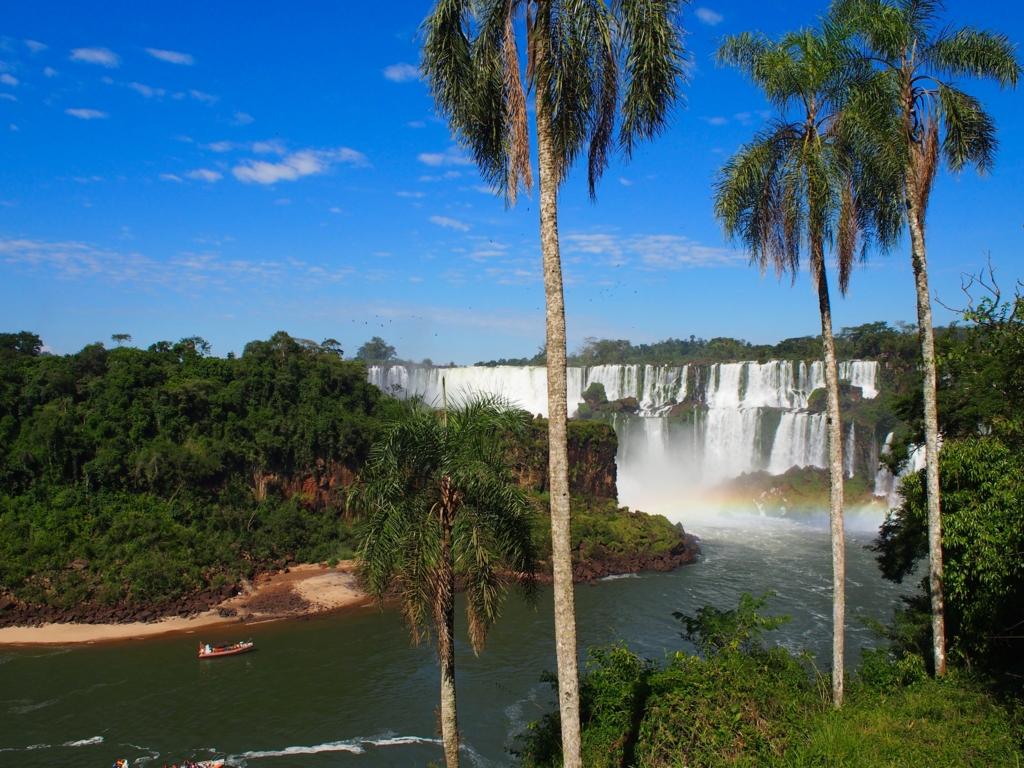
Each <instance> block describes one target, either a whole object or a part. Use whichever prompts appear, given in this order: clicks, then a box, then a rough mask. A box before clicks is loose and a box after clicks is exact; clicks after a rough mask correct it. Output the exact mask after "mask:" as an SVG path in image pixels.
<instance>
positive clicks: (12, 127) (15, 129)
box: [11, 123, 21, 131]
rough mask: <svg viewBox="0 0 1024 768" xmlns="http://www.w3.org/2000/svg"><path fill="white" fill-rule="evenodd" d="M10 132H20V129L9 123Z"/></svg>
mask: <svg viewBox="0 0 1024 768" xmlns="http://www.w3.org/2000/svg"><path fill="white" fill-rule="evenodd" d="M11 130H12V131H19V130H21V129H20V128H18V126H16V125H15V124H14V123H11Z"/></svg>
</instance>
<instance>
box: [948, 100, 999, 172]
mask: <svg viewBox="0 0 1024 768" xmlns="http://www.w3.org/2000/svg"><path fill="white" fill-rule="evenodd" d="M938 101H939V107H940V112H941V116H942V125H943V128H944V131H943V134H944V135H943V140H942V156H943V159H945V161H946V162H947V163H948V164H949V167H950V168H951V169H952V170H953V171H956V172H959V171H961V170H963V168H964V166H965V165H968V164H970V165H973V166H974V167H975V168H976V169H977V170H978V173H986V172H988V171H989V170H990V169H991V168H992V165H993V164H994V162H995V154H996V151H997V150H998V149H999V139H997V138H996V125H995V120H993V119H992V117H991V116H990V115H989V114H988V113H987V112H986V111H985V106H984V105H983V104H982V103H981V101H979V100H978V99H976V98H975V97H974V96H971V95H969V94H967V93H964V92H963V91H961V90H959V89H957V88H952V87H950V86H947V85H941V86H940V87H939V98H938Z"/></svg>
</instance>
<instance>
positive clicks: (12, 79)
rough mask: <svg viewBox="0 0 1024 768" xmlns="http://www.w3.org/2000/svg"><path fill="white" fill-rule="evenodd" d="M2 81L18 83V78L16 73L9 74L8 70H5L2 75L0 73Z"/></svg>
mask: <svg viewBox="0 0 1024 768" xmlns="http://www.w3.org/2000/svg"><path fill="white" fill-rule="evenodd" d="M0 83H3V84H4V85H17V84H18V78H16V77H15V76H14V75H8V74H7V73H6V72H4V73H3V74H2V75H0Z"/></svg>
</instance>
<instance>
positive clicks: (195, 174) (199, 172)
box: [185, 168, 224, 184]
mask: <svg viewBox="0 0 1024 768" xmlns="http://www.w3.org/2000/svg"><path fill="white" fill-rule="evenodd" d="M185 175H186V176H188V178H190V179H197V180H200V181H206V182H209V183H210V184H213V183H214V182H215V181H219V180H220V179H223V178H224V175H223V174H220V173H218V172H217V171H211V170H210V169H209V168H197V169H196V170H194V171H189V172H188V173H186V174H185Z"/></svg>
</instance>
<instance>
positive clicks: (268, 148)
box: [252, 141, 287, 155]
mask: <svg viewBox="0 0 1024 768" xmlns="http://www.w3.org/2000/svg"><path fill="white" fill-rule="evenodd" d="M252 151H253V152H255V153H256V154H258V155H262V154H266V153H268V152H272V153H273V154H275V155H284V154H286V153H287V150H286V149H285V148H284V144H282V143H281V142H280V141H254V142H253V145H252Z"/></svg>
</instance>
